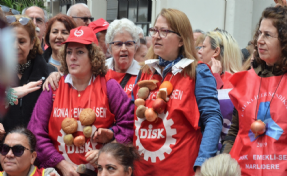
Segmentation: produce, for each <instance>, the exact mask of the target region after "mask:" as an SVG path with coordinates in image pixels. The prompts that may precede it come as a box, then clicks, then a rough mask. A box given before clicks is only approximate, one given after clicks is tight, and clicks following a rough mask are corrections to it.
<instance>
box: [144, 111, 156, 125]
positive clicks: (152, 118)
mask: <svg viewBox="0 0 287 176" xmlns="http://www.w3.org/2000/svg"><path fill="white" fill-rule="evenodd" d="M145 118H146V120H147V121H149V122H154V121H155V120H156V119H157V113H156V112H154V110H153V109H152V108H148V109H147V110H146V111H145Z"/></svg>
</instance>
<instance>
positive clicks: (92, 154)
mask: <svg viewBox="0 0 287 176" xmlns="http://www.w3.org/2000/svg"><path fill="white" fill-rule="evenodd" d="M85 157H86V160H87V161H88V162H89V163H90V164H91V165H92V166H94V167H95V168H97V162H98V158H99V150H91V151H89V152H87V153H86V155H85Z"/></svg>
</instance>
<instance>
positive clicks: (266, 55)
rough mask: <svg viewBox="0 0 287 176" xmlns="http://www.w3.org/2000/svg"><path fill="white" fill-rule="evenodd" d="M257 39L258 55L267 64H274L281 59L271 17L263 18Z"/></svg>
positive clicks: (278, 42)
mask: <svg viewBox="0 0 287 176" xmlns="http://www.w3.org/2000/svg"><path fill="white" fill-rule="evenodd" d="M258 32H259V36H258V40H257V46H258V53H259V57H260V58H261V59H262V60H264V61H265V62H266V64H267V65H270V66H271V65H274V64H275V63H276V62H277V61H279V60H281V59H282V52H281V46H280V41H279V40H278V32H277V29H276V28H275V27H274V26H273V24H272V20H271V19H263V20H262V21H261V23H260V27H259V30H258Z"/></svg>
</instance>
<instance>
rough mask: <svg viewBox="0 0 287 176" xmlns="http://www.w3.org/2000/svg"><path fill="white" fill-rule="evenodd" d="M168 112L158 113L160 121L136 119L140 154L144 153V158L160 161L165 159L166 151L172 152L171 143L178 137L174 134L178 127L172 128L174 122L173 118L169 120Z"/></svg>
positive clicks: (137, 144) (153, 161) (137, 143)
mask: <svg viewBox="0 0 287 176" xmlns="http://www.w3.org/2000/svg"><path fill="white" fill-rule="evenodd" d="M167 117H168V112H167V113H166V114H164V113H162V114H159V115H158V121H157V122H156V123H155V122H148V121H147V120H145V119H141V118H138V120H136V121H135V125H136V131H135V134H136V136H137V140H136V146H138V147H139V152H140V154H143V155H144V160H146V161H149V158H151V162H152V163H155V162H156V160H157V158H159V160H160V161H162V160H164V159H165V156H164V153H167V154H170V153H171V152H172V149H171V146H170V145H171V144H173V145H175V143H176V139H175V138H173V137H172V136H173V135H175V134H176V129H171V126H172V125H173V124H174V122H173V120H172V119H169V120H167Z"/></svg>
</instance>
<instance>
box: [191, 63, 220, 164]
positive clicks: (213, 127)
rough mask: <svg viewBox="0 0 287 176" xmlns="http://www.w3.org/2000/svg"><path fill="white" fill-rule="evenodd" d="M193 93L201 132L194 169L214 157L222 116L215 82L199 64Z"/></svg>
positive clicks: (204, 67)
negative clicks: (198, 113)
mask: <svg viewBox="0 0 287 176" xmlns="http://www.w3.org/2000/svg"><path fill="white" fill-rule="evenodd" d="M194 93H195V97H196V101H197V105H198V110H199V112H200V126H201V129H202V130H203V131H202V141H201V144H200V148H199V152H198V157H197V158H196V161H195V163H194V169H195V168H196V166H201V165H202V164H203V162H204V161H205V160H206V159H208V158H210V157H213V156H215V154H216V152H217V144H218V141H219V137H220V133H221V130H222V115H221V112H220V106H219V101H218V98H217V90H216V81H215V79H214V77H213V75H212V73H211V72H210V70H209V68H208V67H207V66H206V65H205V64H199V65H198V66H197V68H196V83H195V92H194Z"/></svg>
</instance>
